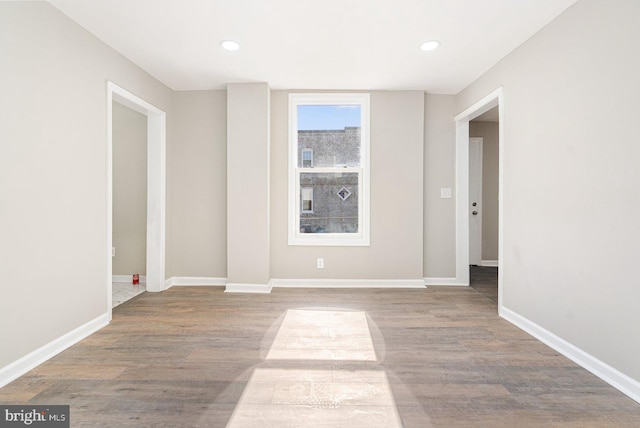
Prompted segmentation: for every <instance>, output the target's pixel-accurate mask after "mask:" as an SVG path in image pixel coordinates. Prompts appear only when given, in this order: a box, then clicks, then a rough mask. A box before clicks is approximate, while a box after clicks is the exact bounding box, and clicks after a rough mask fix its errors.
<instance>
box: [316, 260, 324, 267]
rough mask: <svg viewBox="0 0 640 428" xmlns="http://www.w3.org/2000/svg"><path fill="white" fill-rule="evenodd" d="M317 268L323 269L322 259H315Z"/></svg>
mask: <svg viewBox="0 0 640 428" xmlns="http://www.w3.org/2000/svg"><path fill="white" fill-rule="evenodd" d="M317 264H318V269H324V259H318V260H317Z"/></svg>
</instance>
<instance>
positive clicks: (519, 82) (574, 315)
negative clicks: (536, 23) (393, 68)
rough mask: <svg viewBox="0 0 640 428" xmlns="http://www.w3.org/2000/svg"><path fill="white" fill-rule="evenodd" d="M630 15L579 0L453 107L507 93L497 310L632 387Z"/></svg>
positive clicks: (622, 6) (634, 25) (637, 88)
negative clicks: (599, 363) (570, 347)
mask: <svg viewBox="0 0 640 428" xmlns="http://www.w3.org/2000/svg"><path fill="white" fill-rule="evenodd" d="M639 16H640V2H638V1H636V0H616V1H607V2H605V1H601V0H582V1H579V2H578V3H576V4H575V5H574V6H572V7H571V8H569V9H568V10H567V11H566V12H565V13H563V14H562V15H560V16H559V17H558V18H557V19H556V20H555V21H553V22H552V23H551V24H549V25H548V26H547V27H545V28H544V29H543V30H542V31H540V32H539V33H538V34H536V35H535V36H534V37H532V38H531V39H530V40H529V41H527V42H526V43H525V44H523V45H522V46H521V47H519V48H518V49H516V50H515V51H514V52H513V53H511V54H510V55H509V56H507V57H506V58H505V59H503V60H502V61H501V62H500V63H499V64H497V65H496V66H495V67H494V68H493V69H491V70H490V71H488V72H487V73H486V74H485V75H484V76H482V77H481V78H480V79H479V80H478V81H476V82H474V83H473V84H472V85H471V86H469V87H468V88H467V89H465V90H464V91H462V92H461V93H460V94H459V95H458V96H457V99H456V100H457V106H458V108H457V110H458V111H462V110H464V109H465V108H466V107H468V106H470V105H472V104H473V103H474V102H476V101H478V100H479V99H481V98H482V97H483V96H485V95H486V94H488V93H489V92H491V91H492V90H494V89H495V88H497V87H499V86H503V87H504V109H505V121H504V127H505V128H504V132H505V138H504V139H505V142H504V143H505V147H504V180H503V182H504V201H503V203H504V270H503V275H504V306H505V307H506V308H507V309H509V310H512V311H514V312H516V313H517V314H519V315H521V316H523V317H525V318H527V319H528V320H530V321H532V322H533V323H535V324H537V325H539V326H541V327H543V328H544V329H547V330H548V331H550V332H552V333H554V334H555V335H557V336H559V337H560V338H562V339H564V340H566V341H568V342H570V343H571V344H573V345H575V346H577V347H579V348H580V349H582V350H584V351H585V352H587V353H589V354H591V355H592V356H594V357H596V358H598V359H600V360H601V361H603V362H605V363H606V364H608V365H610V366H612V367H613V368H615V369H617V370H619V371H620V372H622V373H624V374H626V375H627V376H630V377H631V378H633V379H635V380H636V381H640V364H639V363H638V356H639V355H640V340H638V326H640V310H639V307H638V302H640V283H639V280H638V269H637V266H638V254H640V221H638V213H639V212H640V192H638V183H640V168H639V167H638V165H639V163H638V159H640V138H639V137H638V135H639V134H638V125H637V123H638V120H637V116H638V100H639V99H640V85H639V84H638V76H640V55H638V46H637V42H638V40H640V26H638V17H639Z"/></svg>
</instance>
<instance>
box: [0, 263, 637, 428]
mask: <svg viewBox="0 0 640 428" xmlns="http://www.w3.org/2000/svg"><path fill="white" fill-rule="evenodd" d="M485 273H486V272H485ZM489 273H490V272H489ZM496 312H497V306H496V303H495V302H494V301H492V300H491V299H490V298H487V296H485V295H484V294H481V293H479V292H478V291H476V289H474V288H471V287H469V288H465V287H430V288H428V289H422V290H421V289H411V290H390V289H282V288H278V289H274V290H273V292H272V293H271V294H265V295H255V294H252V295H249V294H230V293H224V292H223V289H222V288H218V287H174V288H171V289H169V290H167V291H165V292H162V293H144V294H142V295H140V296H138V297H137V298H135V299H133V300H132V301H130V302H128V303H127V304H124V305H121V306H119V307H117V308H115V309H114V311H113V321H112V323H111V324H110V325H109V326H107V327H105V328H104V329H102V330H100V331H98V332H97V333H95V334H93V335H92V336H90V337H89V338H87V339H85V340H83V341H82V342H80V343H79V344H77V345H75V346H73V347H71V348H70V349H68V350H67V351H65V352H63V353H61V354H60V355H58V356H56V357H54V358H52V359H51V360H50V361H48V362H46V363H44V364H42V365H41V366H39V367H38V368H36V369H34V370H32V371H31V372H29V373H28V374H27V375H25V376H23V377H21V378H19V379H18V380H16V381H14V382H13V383H11V384H9V385H7V386H6V387H4V388H2V389H0V402H2V403H7V404H9V403H38V404H70V405H71V421H72V422H71V425H72V426H74V427H79V426H82V427H112V426H120V427H127V426H129V427H142V426H172V427H198V426H201V427H222V426H225V425H226V426H229V427H255V426H265V427H267V426H278V427H283V426H284V427H286V426H291V427H300V426H308V427H318V426H327V427H329V426H330V427H347V426H348V427H359V426H366V427H375V426H380V427H387V428H388V427H420V428H424V427H462V426H464V427H470V426H477V427H487V426H492V427H499V426H505V427H506V426H508V427H513V426H519V427H534V426H535V427H539V426H558V427H560V426H562V427H566V426H574V427H578V426H579V427H587V426H616V427H625V426H627V427H632V426H640V405H638V404H637V403H635V402H634V401H632V400H631V399H630V398H628V397H626V396H625V395H623V394H622V393H620V392H618V391H617V390H615V389H614V388H612V387H611V386H609V385H607V384H606V383H605V382H604V381H602V380H600V379H598V378H597V377H595V376H593V375H591V374H590V373H588V372H587V371H586V370H584V369H582V368H580V367H578V366H577V365H575V364H574V363H572V362H571V361H569V360H568V359H566V358H565V357H563V356H561V355H558V354H557V353H556V352H555V351H553V350H552V349H550V348H548V347H547V346H545V345H543V344H542V343H540V342H538V341H537V340H535V339H533V338H532V337H531V336H529V335H527V334H526V333H524V332H522V331H521V330H519V329H518V328H516V327H514V326H513V325H511V324H509V323H508V322H506V321H504V320H502V319H500V318H499V317H498V316H497V314H496Z"/></svg>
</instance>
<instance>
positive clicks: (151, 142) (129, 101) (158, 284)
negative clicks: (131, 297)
mask: <svg viewBox="0 0 640 428" xmlns="http://www.w3.org/2000/svg"><path fill="white" fill-rule="evenodd" d="M114 101H116V102H117V103H119V104H122V105H124V106H126V107H129V108H131V109H132V110H134V111H136V112H138V113H141V114H142V115H144V116H146V118H147V174H146V175H147V197H146V201H144V202H143V203H145V204H146V251H145V252H146V289H147V291H162V290H164V289H165V176H166V172H165V171H166V167H165V156H166V154H165V152H166V113H165V112H164V111H162V110H160V109H158V108H157V107H155V106H153V105H152V104H150V103H148V102H146V101H144V100H143V99H141V98H139V97H137V96H136V95H134V94H132V93H131V92H129V91H127V90H126V89H123V88H121V87H120V86H118V85H116V84H114V83H113V82H107V106H106V108H107V180H106V182H107V201H106V206H107V207H106V208H107V213H106V215H107V230H106V244H107V245H106V248H105V256H106V263H107V275H106V276H107V277H106V292H107V312H108V313H109V319H110V320H111V317H112V310H111V308H112V305H113V273H112V269H113V263H112V262H113V261H112V249H113V102H114ZM116 252H117V248H116Z"/></svg>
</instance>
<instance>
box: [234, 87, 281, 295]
mask: <svg viewBox="0 0 640 428" xmlns="http://www.w3.org/2000/svg"><path fill="white" fill-rule="evenodd" d="M270 92H271V91H270V89H269V85H267V84H266V83H230V84H229V85H227V277H228V280H229V282H230V283H233V284H261V285H264V284H267V283H269V280H270V279H271V276H270V263H269V258H270V242H269V241H270V236H269V231H270V229H269V207H270V203H269V193H270V189H269V187H270V186H269V168H270V165H269V152H270V147H269V146H270V135H269V126H270V116H269V111H270Z"/></svg>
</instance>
